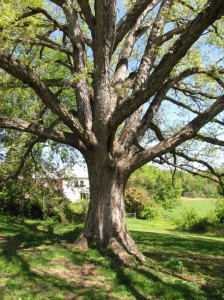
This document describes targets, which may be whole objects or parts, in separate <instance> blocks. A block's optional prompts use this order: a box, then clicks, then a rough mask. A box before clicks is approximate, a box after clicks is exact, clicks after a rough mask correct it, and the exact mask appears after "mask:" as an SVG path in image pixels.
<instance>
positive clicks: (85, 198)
mask: <svg viewBox="0 0 224 300" xmlns="http://www.w3.org/2000/svg"><path fill="white" fill-rule="evenodd" d="M80 198H81V200H89V194H88V193H80Z"/></svg>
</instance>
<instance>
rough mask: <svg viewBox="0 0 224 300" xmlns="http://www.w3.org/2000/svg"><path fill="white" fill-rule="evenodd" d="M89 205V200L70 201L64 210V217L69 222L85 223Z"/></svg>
mask: <svg viewBox="0 0 224 300" xmlns="http://www.w3.org/2000/svg"><path fill="white" fill-rule="evenodd" d="M88 207H89V201H88V200H79V201H77V202H70V201H69V202H68V203H67V204H66V205H65V207H64V210H63V213H64V214H63V217H65V218H66V219H67V220H68V221H69V222H74V223H83V222H84V221H85V218H86V215H87V211H88Z"/></svg>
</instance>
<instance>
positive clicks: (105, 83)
mask: <svg viewBox="0 0 224 300" xmlns="http://www.w3.org/2000/svg"><path fill="white" fill-rule="evenodd" d="M16 2H17V1H10V5H11V6H12V9H13V8H14V6H15V7H16V11H17V14H16V16H15V17H14V19H13V17H12V18H10V17H11V16H10V11H9V10H8V11H7V9H8V7H10V5H8V4H7V5H6V6H4V8H3V9H5V10H6V11H5V12H4V11H1V12H0V13H2V14H3V15H4V14H5V15H6V17H7V14H8V19H7V18H6V19H7V20H9V21H8V22H9V24H6V23H7V22H6V21H5V20H6V19H4V20H3V21H4V22H2V23H0V46H1V49H0V68H1V71H0V72H1V73H0V74H1V75H2V74H4V75H7V76H5V78H3V80H0V92H2V93H3V94H4V88H6V87H7V89H8V90H10V89H11V90H10V91H12V92H11V93H12V94H11V95H12V97H13V95H14V94H13V93H15V95H16V96H17V94H16V89H17V88H18V89H21V88H24V89H25V88H27V89H29V90H30V91H32V93H35V95H36V98H35V97H34V96H32V101H33V102H34V105H35V107H34V110H33V111H32V113H30V114H29V111H26V106H25V107H22V108H21V110H19V109H18V111H17V112H15V113H14V115H11V112H10V110H8V111H7V110H6V111H5V109H4V105H3V106H0V128H6V129H13V130H18V131H21V132H26V133H29V134H30V135H32V138H31V141H30V143H26V145H28V146H27V151H25V154H24V155H23V156H22V157H21V163H20V164H19V168H18V170H17V171H15V173H14V174H11V175H9V176H6V177H7V178H14V177H16V176H18V174H19V172H20V171H21V169H22V167H23V166H24V160H25V159H26V158H27V157H28V156H29V154H30V153H31V152H32V149H33V147H34V146H35V144H36V143H38V142H43V141H46V140H48V139H49V140H53V141H54V142H57V143H61V144H65V145H69V146H70V147H73V148H74V149H76V150H78V151H80V152H81V153H82V155H83V156H84V158H85V160H86V163H87V166H88V171H89V180H90V206H89V211H88V216H87V219H86V223H85V227H84V231H83V233H82V235H81V236H80V237H79V239H78V240H77V241H76V246H80V247H82V248H87V247H89V246H90V245H92V244H96V245H97V247H98V248H99V249H100V250H105V249H108V250H110V251H111V252H112V253H114V254H115V255H116V256H117V257H118V258H119V259H120V260H121V261H123V262H124V263H130V261H131V258H132V257H133V256H134V257H136V258H137V259H138V260H139V261H144V257H143V255H142V254H141V253H140V252H139V250H138V249H137V246H136V245H135V242H134V241H133V239H132V238H131V236H130V234H129V232H128V230H127V227H126V225H125V211H124V189H125V185H126V183H127V180H128V178H129V176H130V174H131V173H132V172H134V171H135V170H136V169H138V168H139V167H141V166H143V165H144V164H145V163H147V162H152V161H154V160H155V159H157V160H159V161H166V162H167V163H168V164H170V165H172V166H174V167H178V165H177V164H176V159H175V162H174V163H172V161H171V160H169V159H168V160H167V158H166V157H165V158H164V155H165V154H172V155H176V157H177V156H178V157H180V158H184V159H185V160H186V161H188V162H191V161H196V162H197V163H201V164H202V165H203V167H207V168H208V169H209V170H210V172H211V173H212V176H213V177H214V176H217V178H218V179H217V182H219V181H220V182H222V179H221V175H218V174H216V172H215V170H214V169H213V168H212V167H211V166H210V165H209V164H208V163H207V162H206V163H203V162H202V161H201V160H199V159H195V158H193V157H190V156H189V155H185V154H183V152H182V151H179V150H178V147H179V146H180V145H181V144H183V143H184V142H186V141H188V140H190V139H193V138H194V139H198V140H200V141H202V140H203V141H204V142H206V143H211V144H215V145H219V146H223V143H224V142H223V141H221V140H218V139H216V138H214V137H211V136H209V134H208V136H205V135H204V134H203V135H201V134H198V132H199V130H200V129H201V128H202V127H203V126H204V125H205V124H207V123H208V122H210V121H211V122H213V123H214V124H218V125H219V126H224V122H223V121H222V120H219V119H218V118H217V117H216V116H217V115H218V114H219V113H221V112H222V111H223V110H224V96H222V93H221V89H222V88H224V85H223V81H222V80H221V76H220V75H221V74H223V69H222V68H221V67H216V66H212V67H210V66H209V64H207V65H206V66H204V68H200V67H199V66H198V65H197V67H195V66H194V62H193V65H192V62H191V64H189V66H184V64H185V63H184V64H182V59H184V58H185V56H186V54H187V53H188V51H189V50H190V49H191V48H192V46H193V45H194V43H195V42H197V41H198V40H199V39H200V37H201V36H202V35H206V34H210V33H211V34H215V35H216V37H217V39H218V38H220V37H219V35H220V33H219V31H220V32H221V30H219V29H220V28H221V26H216V21H219V20H220V19H221V18H222V16H223V15H224V6H223V0H207V1H206V0H205V1H204V3H203V1H198V2H199V3H197V4H198V6H197V8H195V9H194V8H192V7H191V5H187V3H186V2H187V1H172V0H136V1H134V3H133V5H132V7H130V9H129V10H128V11H127V12H126V14H125V15H124V16H123V17H122V18H120V20H118V22H117V19H118V16H117V9H118V3H117V1H116V0H113V1H112V0H95V1H91V2H90V1H88V0H78V1H75V0H49V1H48V2H49V3H48V4H50V5H51V6H52V7H50V9H48V7H45V6H44V4H43V5H42V6H40V7H36V6H35V7H34V8H32V7H31V6H27V7H22V8H21V7H19V8H17V6H16V5H17V4H16ZM40 2H41V1H40ZM43 2H44V1H43ZM129 2H130V3H131V2H133V1H129ZM196 2H197V1H196ZM130 3H129V4H130ZM35 5H38V4H37V3H35ZM176 5H177V7H175V6H176ZM178 5H179V6H178ZM172 8H173V10H172ZM178 8H181V9H182V13H183V14H184V16H182V15H181V14H180V15H178ZM54 9H56V10H57V9H58V10H57V13H58V15H57V13H55V14H53V13H52V12H53V11H54ZM93 10H94V12H93ZM197 10H198V11H197ZM186 11H187V13H186ZM173 13H174V15H175V14H177V15H178V17H177V20H175V19H174V17H173ZM9 16H10V17H9ZM31 21H34V25H33V24H32V22H31ZM37 22H38V24H39V25H40V26H39V27H40V28H39V31H38V34H35V32H36V27H35V26H36V24H37ZM32 26H33V27H32ZM26 28H29V30H30V31H31V32H32V33H33V34H32V35H31V37H27V36H24V29H26ZM83 28H84V29H83ZM86 28H88V30H86ZM208 28H209V30H208ZM14 31H15V32H14ZM143 35H144V40H145V45H144V47H143V49H142V52H141V53H142V54H141V57H139V64H137V66H136V69H135V70H134V71H133V72H130V65H131V66H132V67H133V66H134V65H136V64H134V63H133V56H132V54H133V52H134V50H135V51H137V50H138V44H137V43H138V42H139V40H140V39H141V38H142V37H143ZM142 39H143V38H142ZM46 49H47V51H46ZM202 50H203V49H202ZM45 51H46V53H47V54H45ZM202 52H203V51H202ZM24 53H25V54H26V55H24ZM49 53H50V54H52V55H51V56H50V58H49V57H48V54H49ZM198 55H199V56H200V55H201V53H200V51H198ZM222 59H223V58H222ZM89 60H92V65H91V64H90V65H91V66H89ZM218 64H219V62H218V61H217V66H218ZM48 66H50V67H51V68H50V69H48ZM45 67H46V70H45ZM48 73H49V74H48ZM200 74H203V76H207V77H208V78H209V80H210V81H209V84H208V88H209V87H210V86H211V85H212V84H214V87H212V88H211V92H207V91H198V89H202V90H203V89H204V85H205V84H204V83H203V81H202V80H201V78H200V80H198V81H197V85H195V86H194V85H193V84H191V83H192V82H193V79H195V80H197V76H199V75H200ZM50 76H51V77H52V78H49V77H50ZM57 76H58V78H56V77H57ZM61 76H62V77H63V76H64V78H61ZM194 76H195V77H194ZM3 77H4V76H3ZM12 78H13V80H12ZM189 78H190V79H189ZM192 78H193V79H192ZM15 79H16V80H15ZM185 79H186V80H185ZM4 80H6V82H4ZM211 81H212V82H213V83H211ZM14 82H15V86H14ZM18 82H20V83H21V85H19V83H18ZM198 86H199V88H198ZM217 86H218V88H219V89H220V90H218V88H217ZM19 91H20V93H18V95H19V96H18V97H20V95H21V90H19ZM180 93H181V94H180ZM1 95H2V94H1ZM5 97H6V98H4V101H6V102H7V101H8V100H10V96H9V99H8V98H7V93H6V96H5ZM186 97H187V99H188V100H189V102H187V101H185V98H186ZM68 98H69V100H68ZM7 99H8V100H7ZM10 101H11V100H10ZM10 101H9V103H11V102H10ZM32 101H31V99H30V98H29V97H28V98H27V104H29V105H31V104H30V103H31V102H32ZM165 101H169V102H170V103H172V105H175V107H176V108H183V109H186V110H187V111H188V112H190V113H192V114H191V115H192V118H191V120H190V121H189V122H188V123H187V122H186V124H184V125H182V124H181V127H180V128H179V129H178V128H176V131H175V132H173V129H170V130H169V134H168V131H167V132H165V134H164V132H163V131H164V130H163V126H160V124H159V119H158V118H157V113H158V111H159V110H160V108H161V106H162V104H163V103H164V102H165ZM21 103H22V101H21ZM188 103H190V104H188ZM143 105H145V107H144V109H143ZM21 106H22V104H21ZM43 107H44V108H43ZM38 109H39V110H38ZM24 111H25V112H26V113H24ZM40 116H41V120H40ZM215 117H216V118H215ZM162 125H164V124H162ZM148 131H150V132H151V136H152V137H153V138H152V140H151V142H152V143H151V144H150V143H149V146H147V145H146V143H145V140H144V137H145V136H146V134H147V132H148ZM197 134H198V135H197ZM34 136H35V139H34ZM182 166H183V165H182Z"/></svg>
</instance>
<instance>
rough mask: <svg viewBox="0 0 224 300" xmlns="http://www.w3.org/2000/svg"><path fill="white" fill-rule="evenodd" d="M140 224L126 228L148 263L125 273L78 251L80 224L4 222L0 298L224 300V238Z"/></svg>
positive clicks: (0, 234) (110, 262) (135, 265)
mask: <svg viewBox="0 0 224 300" xmlns="http://www.w3.org/2000/svg"><path fill="white" fill-rule="evenodd" d="M136 221H138V220H131V219H129V220H128V227H129V229H130V231H131V233H132V236H133V237H134V239H135V241H136V242H137V244H138V246H139V248H140V249H141V251H142V252H143V253H144V255H145V256H146V257H147V261H146V265H145V266H142V265H139V264H138V263H133V267H129V268H127V267H124V266H121V264H120V263H119V262H117V261H115V260H114V259H112V258H110V257H109V256H108V255H107V254H106V253H104V254H103V256H102V255H100V254H99V252H98V251H96V250H95V249H90V250H88V251H87V252H81V251H80V250H77V249H74V247H73V242H74V240H75V239H76V237H77V236H78V235H79V233H80V231H81V229H82V226H81V225H63V224H58V223H54V222H53V221H31V220H20V219H13V218H9V217H3V216H1V218H0V273H1V274H0V275H1V276H0V290H1V294H0V299H2V300H3V299H4V300H11V299H15V300H18V299H21V300H25V299H32V300H33V299H34V300H35V299H38V300H41V299H44V300H45V299H54V300H57V299H91V300H103V299H127V300H129V299H130V300H131V299H162V300H165V299H167V300H168V299H169V300H171V299H187V300H190V299H209V300H211V299H217V300H222V299H224V281H223V275H224V239H222V238H211V237H210V238H208V237H203V236H200V235H193V234H191V235H187V234H182V233H179V232H176V231H172V230H170V231H169V228H168V229H167V232H165V231H162V230H161V226H162V225H161V224H159V223H158V224H157V225H156V226H157V227H156V226H155V227H154V232H153V228H151V229H150V228H145V226H146V221H139V222H140V223H139V224H137V225H138V226H137V225H136ZM163 225H164V224H163ZM136 226H137V228H136ZM163 228H165V227H163ZM170 229H172V228H170ZM150 230H151V232H147V231H150ZM164 230H165V229H164Z"/></svg>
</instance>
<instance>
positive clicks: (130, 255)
mask: <svg viewBox="0 0 224 300" xmlns="http://www.w3.org/2000/svg"><path fill="white" fill-rule="evenodd" d="M108 250H109V251H110V252H111V253H112V254H113V255H114V256H115V257H116V258H117V259H118V260H119V261H120V262H121V263H122V264H124V265H126V266H130V265H133V263H134V258H135V259H137V261H138V262H140V263H144V261H145V257H144V255H143V254H142V253H141V252H139V251H138V249H137V247H133V248H132V249H127V248H126V247H125V246H124V245H122V244H121V243H120V242H119V241H118V240H117V239H116V238H111V239H110V242H109V244H108Z"/></svg>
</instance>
